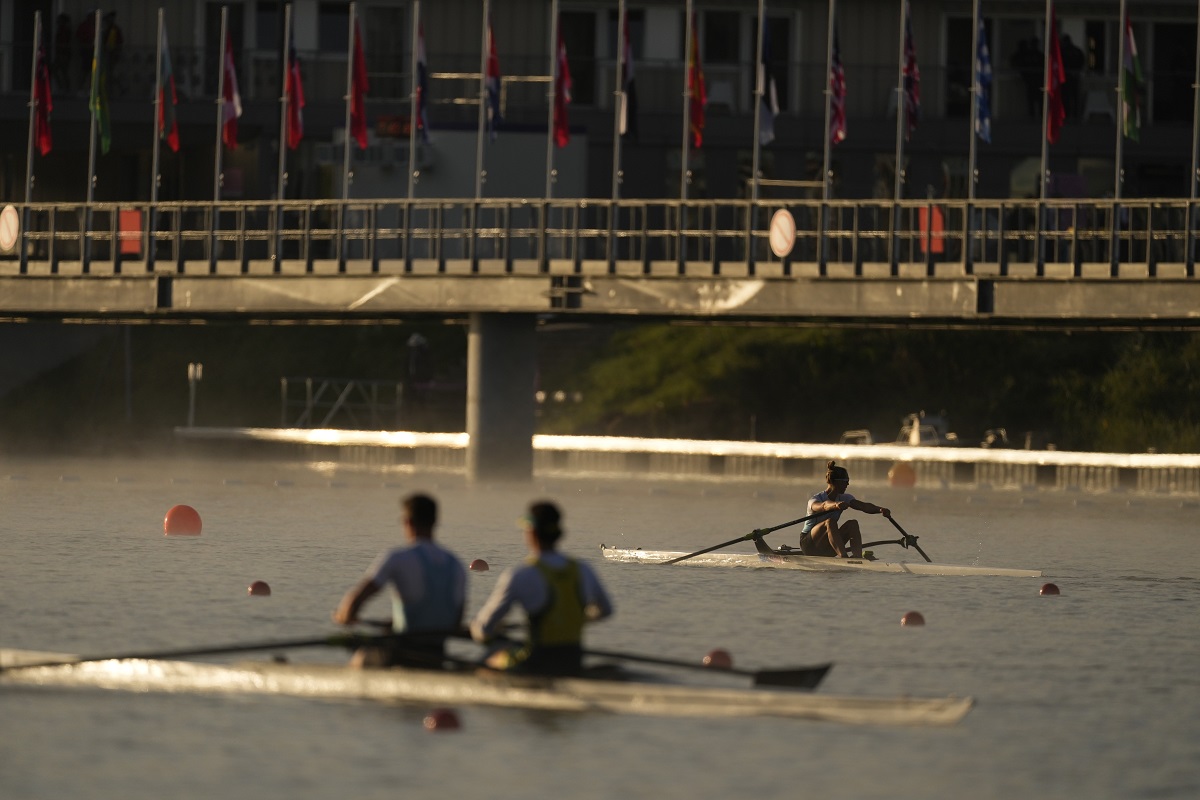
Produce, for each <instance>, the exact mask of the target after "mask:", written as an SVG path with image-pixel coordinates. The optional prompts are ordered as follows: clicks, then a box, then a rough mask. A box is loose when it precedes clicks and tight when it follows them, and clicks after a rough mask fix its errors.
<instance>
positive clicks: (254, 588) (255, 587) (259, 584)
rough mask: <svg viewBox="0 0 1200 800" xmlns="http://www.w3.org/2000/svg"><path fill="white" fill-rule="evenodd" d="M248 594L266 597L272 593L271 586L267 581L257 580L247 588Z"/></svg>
mask: <svg viewBox="0 0 1200 800" xmlns="http://www.w3.org/2000/svg"><path fill="white" fill-rule="evenodd" d="M246 594H250V595H258V596H260V597H265V596H267V595H269V594H271V587H270V586H268V585H267V582H266V581H255V582H254V583H252V584H250V586H249V587H248V588H247V589H246Z"/></svg>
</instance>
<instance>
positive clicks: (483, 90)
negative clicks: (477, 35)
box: [475, 0, 492, 200]
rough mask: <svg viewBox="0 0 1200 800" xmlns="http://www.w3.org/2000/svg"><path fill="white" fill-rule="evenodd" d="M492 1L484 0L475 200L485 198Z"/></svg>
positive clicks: (476, 139) (476, 138)
mask: <svg viewBox="0 0 1200 800" xmlns="http://www.w3.org/2000/svg"><path fill="white" fill-rule="evenodd" d="M491 6H492V4H491V0H483V47H482V48H480V54H479V56H480V57H479V132H478V134H477V135H476V137H475V199H476V200H478V199H480V198H481V197H483V175H484V171H483V127H484V119H485V117H486V115H487V63H488V52H489V50H488V44H489V42H488V39H489V36H488V33H489V30H488V28H489V25H488V20H489V19H491V10H492V8H491Z"/></svg>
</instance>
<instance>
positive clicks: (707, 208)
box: [0, 198, 1198, 278]
mask: <svg viewBox="0 0 1200 800" xmlns="http://www.w3.org/2000/svg"><path fill="white" fill-rule="evenodd" d="M780 209H786V210H787V211H789V212H790V213H791V215H792V217H793V219H794V220H795V223H796V236H795V243H794V245H793V247H792V248H791V250H790V251H789V252H787V253H786V254H785V255H784V256H782V257H780V256H778V255H776V254H775V253H773V252H772V250H771V249H770V247H769V225H770V220H771V218H772V216H773V215H774V214H775V212H777V211H778V210H780ZM14 211H15V213H16V214H17V219H18V220H19V226H18V234H17V237H16V241H15V243H14V246H13V247H12V248H10V251H9V252H6V253H0V274H15V275H25V274H32V275H47V274H50V275H54V274H100V275H118V274H136V273H139V272H140V273H147V272H159V273H170V272H177V273H190V274H204V273H206V272H207V273H212V274H218V273H219V274H230V273H234V274H236V273H252V274H274V273H288V274H295V273H297V272H300V273H307V272H319V273H327V272H335V273H340V272H352V273H359V272H385V273H400V274H404V273H412V272H418V273H423V274H424V273H430V272H432V273H445V272H453V273H454V274H473V273H480V272H483V273H495V272H517V273H531V272H532V273H551V272H553V273H555V274H561V273H564V272H565V273H584V272H587V273H597V272H599V273H604V272H608V273H613V274H617V273H620V274H644V275H651V274H654V275H689V276H716V275H733V276H738V275H764V276H778V277H787V276H791V275H799V274H803V275H806V276H809V275H815V276H826V275H837V276H844V277H845V276H862V275H864V274H867V273H868V272H869V273H870V274H889V275H893V276H897V275H901V274H903V275H906V276H911V275H913V274H916V275H926V276H929V277H936V276H938V275H947V274H973V273H976V272H978V273H980V274H987V275H992V276H1000V277H1005V276H1009V275H1019V276H1021V277H1046V276H1052V277H1055V278H1063V277H1067V278H1070V277H1105V276H1108V277H1120V276H1122V275H1134V276H1138V277H1152V278H1153V277H1157V276H1158V275H1159V274H1160V268H1161V269H1164V274H1166V273H1167V272H1169V274H1171V275H1173V276H1183V277H1187V278H1193V277H1195V261H1196V252H1197V243H1198V234H1197V204H1196V203H1193V202H1190V201H1188V200H1182V199H1135V200H1122V201H1115V200H1112V199H1097V200H1075V199H1070V200H1068V199H1051V200H1045V201H1037V200H979V201H976V202H974V203H967V202H966V201H962V200H953V201H933V200H927V201H917V200H906V201H902V202H900V203H893V202H891V201H881V200H834V201H830V202H822V201H820V200H804V199H770V200H759V201H757V202H753V203H752V202H750V201H747V200H741V201H739V200H687V201H679V200H619V201H615V202H614V201H610V200H595V199H561V200H543V199H532V200H531V199H520V198H487V199H482V200H470V199H416V200H392V199H381V200H350V201H346V202H342V201H334V200H289V201H285V202H274V201H238V202H233V201H230V202H221V203H211V202H210V203H159V204H156V205H153V206H151V205H150V204H147V203H119V204H114V203H93V204H91V205H88V204H85V203H33V204H29V205H15V206H14ZM8 216H9V219H12V215H11V213H10V214H9V215H8ZM1168 268H1169V269H1168Z"/></svg>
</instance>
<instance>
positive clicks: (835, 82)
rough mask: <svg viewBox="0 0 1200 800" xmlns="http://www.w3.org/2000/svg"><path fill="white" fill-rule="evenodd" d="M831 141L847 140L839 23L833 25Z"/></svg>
mask: <svg viewBox="0 0 1200 800" xmlns="http://www.w3.org/2000/svg"><path fill="white" fill-rule="evenodd" d="M829 97H830V101H829V111H830V114H829V141H830V143H831V144H840V143H841V142H844V141H846V70H845V69H844V68H843V67H842V48H841V47H840V46H839V45H838V35H837V25H836V24H835V25H834V26H833V54H832V55H831V56H830V59H829Z"/></svg>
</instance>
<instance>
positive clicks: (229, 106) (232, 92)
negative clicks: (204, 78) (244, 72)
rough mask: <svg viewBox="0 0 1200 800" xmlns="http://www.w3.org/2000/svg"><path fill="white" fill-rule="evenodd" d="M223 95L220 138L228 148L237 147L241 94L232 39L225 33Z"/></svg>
mask: <svg viewBox="0 0 1200 800" xmlns="http://www.w3.org/2000/svg"><path fill="white" fill-rule="evenodd" d="M222 60H223V62H224V66H223V68H224V70H225V77H224V79H223V80H224V82H225V96H224V98H223V100H222V102H221V109H222V111H221V116H222V119H223V120H224V121H225V123H224V125H223V126H222V128H221V140H222V141H223V142H225V146H226V147H228V148H229V149H230V150H236V149H237V121H238V117H240V116H241V115H242V95H241V93H240V92H238V82H237V70H235V69H234V66H233V41H232V40H231V39H230V38H229V34H228V33H226V34H225V58H224V59H222Z"/></svg>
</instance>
